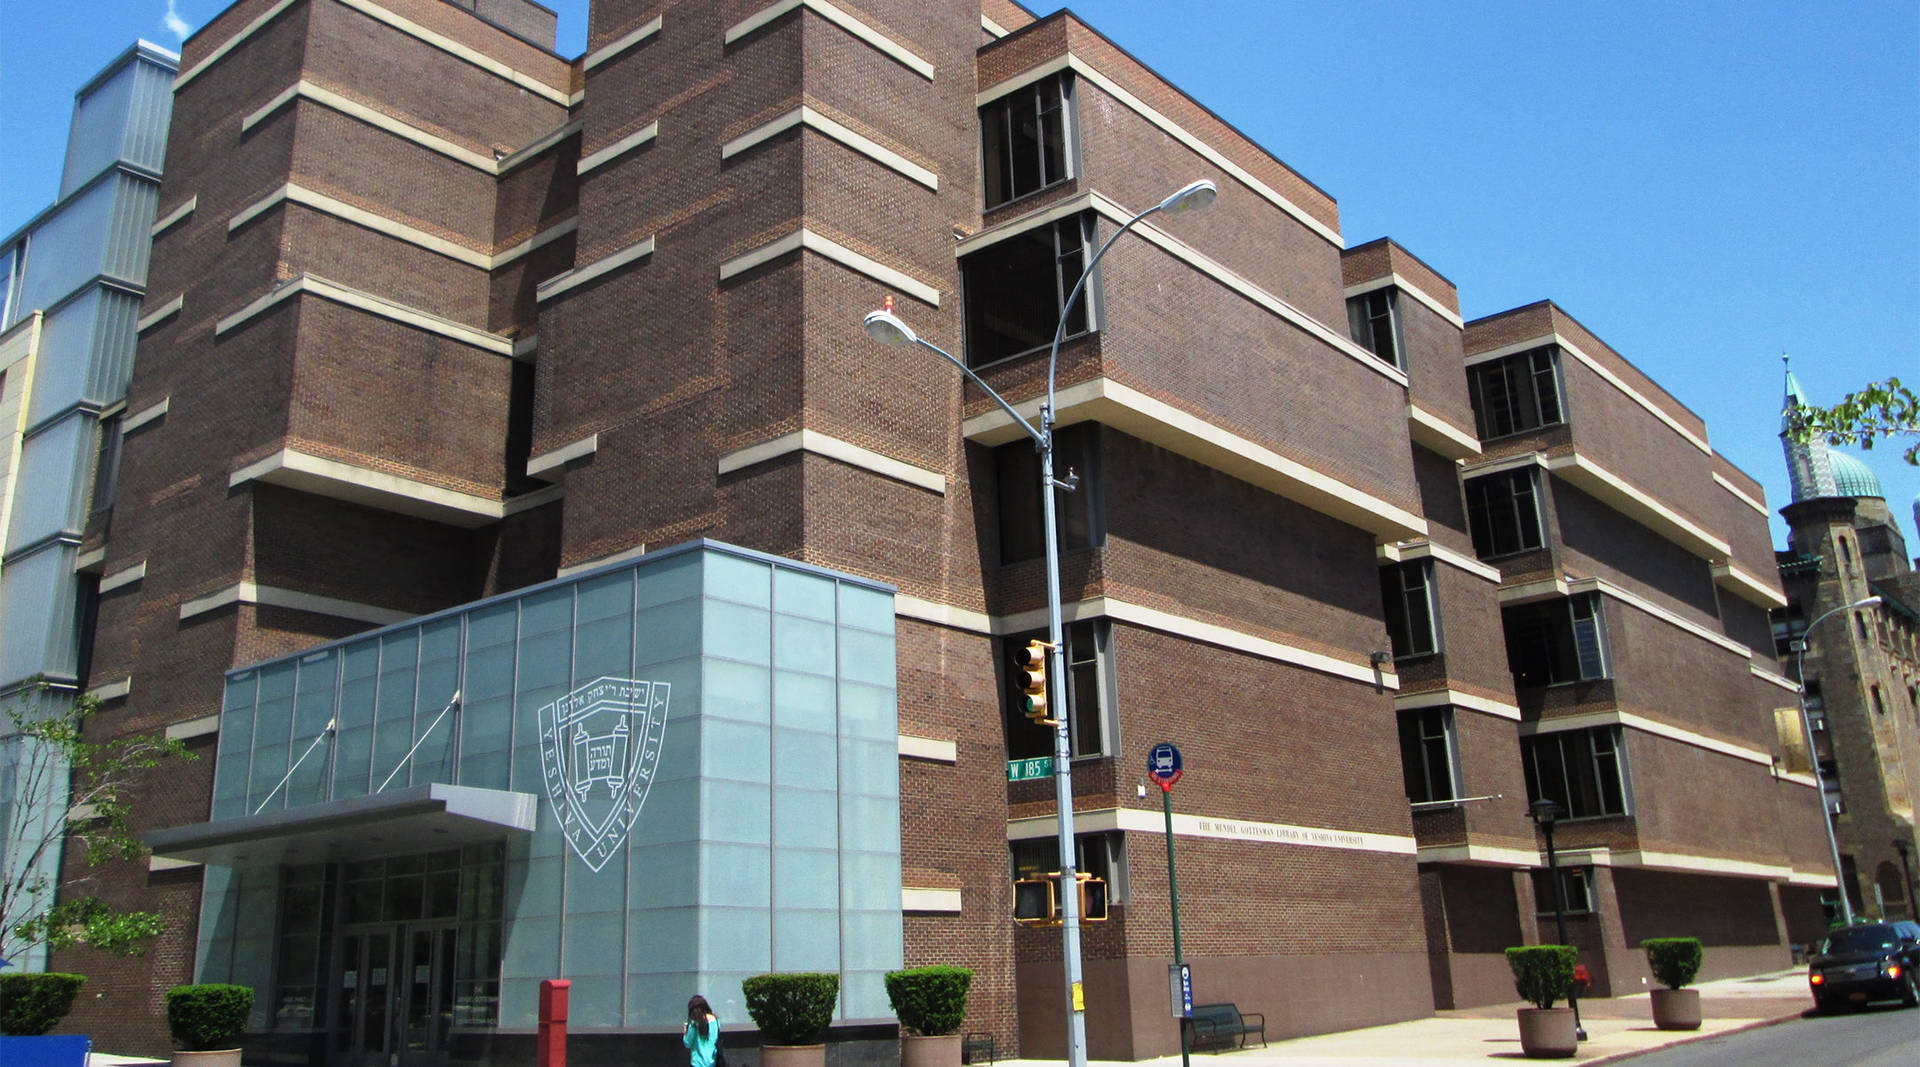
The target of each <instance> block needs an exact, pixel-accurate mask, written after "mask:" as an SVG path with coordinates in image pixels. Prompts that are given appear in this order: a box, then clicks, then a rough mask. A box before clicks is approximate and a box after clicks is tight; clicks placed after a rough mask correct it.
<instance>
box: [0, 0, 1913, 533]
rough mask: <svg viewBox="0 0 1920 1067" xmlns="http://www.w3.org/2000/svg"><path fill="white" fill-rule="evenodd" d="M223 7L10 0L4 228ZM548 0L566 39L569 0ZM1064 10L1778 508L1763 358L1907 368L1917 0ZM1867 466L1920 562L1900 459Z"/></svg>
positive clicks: (27, 212)
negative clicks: (82, 123) (88, 135)
mask: <svg viewBox="0 0 1920 1067" xmlns="http://www.w3.org/2000/svg"><path fill="white" fill-rule="evenodd" d="M225 6H226V5H225V3H223V2H221V0H174V5H173V7H172V8H171V9H170V8H169V5H168V3H167V0H88V2H77V0H0V143H4V144H5V145H6V151H5V152H4V153H0V233H8V232H12V231H13V230H14V229H15V228H16V227H18V226H19V225H20V223H22V222H24V221H25V220H26V219H27V218H29V217H30V216H31V215H32V214H33V213H34V212H36V211H38V210H39V209H40V208H42V207H44V206H45V205H46V204H47V203H48V202H49V201H50V200H51V198H52V197H53V194H54V191H55V186H56V184H57V182H58V175H59V159H60V152H61V145H62V143H63V139H64V136H65V127H66V122H67V119H68V117H69V113H70V111H71V109H72V95H73V91H74V90H75V89H76V88H78V87H79V85H80V84H81V82H83V81H84V80H85V79H86V78H87V77H89V76H90V75H91V74H93V73H94V71H96V70H97V69H98V68H99V67H100V65H101V64H103V63H105V62H106V61H107V60H109V59H111V58H112V57H113V56H114V55H116V54H118V53H119V51H120V50H121V49H123V48H125V47H126V46H127V45H128V44H129V43H131V42H132V41H133V39H134V38H136V37H146V38H147V39H149V40H152V41H154V42H156V43H158V44H161V45H163V46H165V47H170V48H177V47H178V43H179V38H178V37H177V36H176V35H175V34H174V33H172V32H170V31H169V28H168V25H167V19H168V16H169V12H170V10H171V11H172V13H173V15H174V16H175V17H176V18H177V19H178V20H180V22H181V23H182V24H184V26H190V27H195V28H197V27H198V26H200V25H203V24H204V23H205V22H206V21H207V20H208V19H209V18H210V17H212V16H213V15H214V14H217V13H218V12H219V11H220V10H221V9H223V8H224V7H225ZM549 6H551V7H553V8H555V9H556V10H557V11H558V12H559V13H560V16H561V21H560V49H559V50H560V51H561V53H562V54H565V55H569V56H571V55H577V54H579V52H580V51H581V50H582V48H583V46H584V42H585V38H586V10H587V3H586V0H558V2H552V0H550V2H549ZM855 6H857V4H856V5H855ZM1035 7H1036V10H1040V11H1042V12H1046V11H1051V10H1053V8H1052V7H1051V6H1042V5H1035ZM1073 8H1074V10H1075V12H1077V13H1078V14H1079V15H1080V16H1081V17H1082V18H1084V19H1086V20H1087V21H1088V22H1089V23H1091V24H1092V25H1094V26H1095V27H1096V28H1098V29H1100V30H1101V31H1102V32H1104V33H1105V34H1107V35H1108V36H1109V37H1111V38H1113V40H1115V41H1116V42H1117V43H1119V44H1120V45H1121V46H1122V47H1124V48H1126V49H1128V50H1129V51H1131V52H1132V53H1133V54H1134V55H1135V56H1137V57H1139V58H1140V59H1141V60H1142V61H1143V62H1145V63H1146V64H1148V65H1149V66H1151V67H1153V68H1154V69H1155V70H1157V71H1159V72H1160V73H1161V74H1162V75H1163V76H1165V77H1166V78H1167V79H1168V80H1170V81H1172V82H1173V83H1174V84H1175V85H1178V86H1179V87H1181V88H1182V89H1185V90H1186V91H1187V92H1189V93H1191V94H1192V95H1193V96H1194V97H1196V98H1197V99H1198V100H1200V102H1202V103H1203V104H1206V105H1207V106H1209V107H1211V108H1212V109H1213V110H1214V111H1216V112H1218V113H1219V114H1220V115H1221V116H1222V117H1223V118H1225V119H1226V120H1227V121H1229V122H1232V123H1233V124H1234V125H1236V126H1238V127H1239V128H1240V129H1241V131H1242V132H1244V133H1246V134H1247V135H1248V136H1250V137H1252V138H1253V139H1254V140H1255V141H1258V142H1259V143H1260V144H1261V145H1263V146H1265V147H1266V148H1267V149H1268V150H1269V151H1271V152H1273V153H1274V154H1275V155H1277V156H1279V157H1280V158H1281V159H1283V160H1285V161H1286V162H1287V163H1288V164H1289V165H1291V166H1292V167H1294V168H1295V169H1296V170H1298V171H1300V172H1301V173H1302V174H1304V175H1306V176H1307V177H1308V178H1309V179H1311V180H1312V181H1314V182H1315V183H1316V184H1318V185H1320V186H1321V187H1322V188H1324V189H1326V190H1327V191H1328V192H1329V193H1331V194H1332V195H1333V196H1334V197H1336V198H1337V199H1338V200H1339V201H1340V210H1341V217H1342V230H1343V232H1344V233H1345V235H1346V237H1347V240H1348V242H1349V243H1350V244H1358V243H1361V242H1363V241H1368V240H1372V239H1373V238H1375V237H1379V236H1381V235H1383V234H1384V235H1390V236H1392V237H1394V238H1395V239H1396V240H1398V241H1399V242H1400V243H1401V244H1403V245H1405V246H1406V247H1407V248H1408V249H1410V250H1411V251H1413V252H1414V253H1415V254H1416V255H1418V256H1420V257H1421V258H1423V259H1425V260H1426V261H1427V262H1429V263H1430V264H1432V265H1433V266H1434V268H1435V269H1437V270H1439V271H1440V272H1441V273H1442V274H1444V275H1446V276H1447V277H1448V278H1449V279H1451V280H1452V281H1453V282H1454V283H1455V284H1457V285H1458V286H1459V287H1460V302H1461V305H1462V309H1463V310H1464V311H1465V313H1466V315H1467V317H1468V318H1474V317H1477V316H1480V315H1487V314H1492V313H1494V312H1498V311H1502V310H1505V309H1507V308H1510V307H1515V306H1518V305H1521V304H1525V303H1529V302H1532V301H1534V300H1538V299H1541V298H1551V299H1553V300H1555V301H1557V302H1559V303H1560V304H1561V306H1563V307H1565V308H1566V309H1567V310H1568V311H1569V312H1570V313H1571V314H1573V315H1574V316H1575V317H1576V318H1578V319H1579V320H1580V321H1581V322H1582V323H1584V324H1585V325H1586V326H1587V327H1588V328H1589V329H1591V330H1592V331H1593V332H1594V333H1596V334H1597V335H1599V336H1600V337H1601V339H1603V340H1605V341H1606V342H1607V343H1609V344H1610V345H1612V346H1613V347H1614V348H1615V349H1617V350H1618V351H1620V352H1621V353H1622V354H1623V355H1625V356H1626V357H1627V358H1628V359H1629V360H1631V361H1633V362H1634V363H1635V364H1636V365H1638V366H1639V367H1640V368H1641V369H1642V370H1644V371H1646V372H1647V373H1648V374H1650V375H1651V376H1653V378H1655V379H1656V380H1657V381H1659V382H1660V383H1661V384H1662V385H1664V386H1666V388H1667V389H1668V390H1669V391H1671V392H1672V393H1673V394H1674V395H1675V396H1677V397H1679V399H1680V400H1681V401H1682V402H1683V403H1685V404H1687V405H1688V406H1689V407H1691V408H1692V409H1693V410H1694V411H1696V412H1698V413H1700V415H1702V416H1703V417H1704V418H1705V419H1706V420H1707V425H1708V429H1709V434H1710V437H1711V439H1712V441H1713V444H1714V446H1715V447H1716V448H1717V449H1718V450H1720V451H1721V452H1722V453H1724V454H1725V455H1727V456H1728V457H1729V458H1730V459H1732V460H1733V461H1734V462H1735V463H1736V464H1738V465H1739V466H1740V467H1741V468H1743V469H1745V470H1746V471H1748V472H1749V473H1751V474H1753V475H1754V476H1755V477H1757V478H1759V479H1760V480H1761V482H1762V483H1763V484H1764V485H1765V486H1766V489H1767V499H1768V501H1769V503H1770V504H1772V505H1773V506H1774V507H1776V508H1777V507H1779V506H1780V504H1782V503H1784V502H1785V500H1786V491H1787V490H1786V476H1785V471H1784V468H1783V465H1782V462H1781V456H1780V447H1779V442H1778V440H1777V439H1776V438H1775V436H1774V434H1775V431H1776V428H1777V426H1778V412H1779V406H1780V392H1781V390H1780V384H1781V373H1780V355H1781V353H1783V352H1786V353H1791V354H1792V355H1793V357H1794V367H1795V370H1796V372H1797V374H1798V375H1799V377H1800V379H1801V381H1802V382H1803V383H1804V384H1805V385H1806V387H1807V389H1808V390H1809V392H1810V393H1812V395H1813V398H1814V399H1815V400H1816V401H1820V400H1826V401H1832V400H1837V399H1838V398H1839V396H1840V395H1841V394H1842V393H1843V392H1845V391H1846V390H1847V389H1850V388H1853V387H1854V386H1856V385H1859V384H1862V383H1865V382H1867V381H1872V380H1878V379H1882V378H1885V377H1887V376H1888V375H1900V376H1903V377H1904V378H1906V379H1907V381H1908V382H1909V384H1916V385H1920V2H1916V0H1850V2H1848V3H1845V4H1807V3H1804V2H1786V0H1747V2H1740V3H1735V2H1731V0H1691V2H1688V3H1672V2H1671V0H1668V2H1659V3H1650V2H1640V0H1621V2H1612V3H1586V4H1574V3H1557V4H1545V3H1537V2H1536V3H1520V2H1505V0H1502V2H1493V0H1483V2H1472V3H1466V2H1455V3H1381V2H1370V0H1361V2H1340V3H1336V2H1333V0H1298V2H1282V0H1189V2H1187V3H1182V4H1169V3H1167V2H1166V0H1079V2H1077V3H1075V4H1074V5H1073ZM1864 458H1866V459H1867V461H1868V462H1869V463H1870V464H1871V465H1872V466H1873V468H1874V469H1875V470H1876V471H1877V472H1878V473H1879V475H1880V478H1881V481H1882V483H1883V484H1884V485H1885V487H1886V490H1887V496H1888V500H1889V503H1891V504H1892V505H1893V506H1894V512H1895V515H1896V516H1897V517H1898V518H1899V520H1900V522H1901V526H1902V528H1903V529H1904V530H1906V531H1907V532H1908V536H1909V538H1910V542H1909V544H1910V547H1912V548H1913V550H1914V551H1916V552H1920V537H1917V536H1915V535H1914V531H1913V526H1912V511H1911V505H1912V503H1913V501H1914V499H1915V496H1916V494H1920V470H1916V469H1915V468H1912V467H1909V466H1907V465H1906V464H1904V463H1902V462H1901V461H1900V459H1899V456H1898V454H1897V450H1895V449H1893V448H1891V447H1888V446H1882V447H1880V448H1877V449H1875V450H1874V451H1873V452H1871V453H1865V454H1864ZM1774 531H1775V539H1776V541H1779V540H1780V539H1781V538H1782V537H1783V533H1782V527H1781V525H1780V522H1779V520H1778V518H1777V517H1776V518H1775V520H1774Z"/></svg>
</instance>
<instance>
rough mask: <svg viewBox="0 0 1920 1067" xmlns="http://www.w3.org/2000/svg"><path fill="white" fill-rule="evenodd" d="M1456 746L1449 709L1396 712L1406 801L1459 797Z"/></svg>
mask: <svg viewBox="0 0 1920 1067" xmlns="http://www.w3.org/2000/svg"><path fill="white" fill-rule="evenodd" d="M1456 747H1457V746H1456V745H1455V744H1454V738H1453V709H1452V708H1445V707H1442V708H1419V709H1416V710H1413V711H1403V712H1401V713H1400V769H1401V771H1402V773H1403V774H1404V775H1405V776H1406V781H1407V799H1408V800H1410V801H1412V802H1413V803H1415V804H1427V803H1431V802H1433V801H1436V800H1453V799H1456V798H1457V797H1459V795H1460V794H1459V790H1458V789H1457V788H1456V780H1457V778H1458V775H1457V774H1456V773H1455V768H1457V767H1458V766H1459V760H1458V758H1457V753H1456Z"/></svg>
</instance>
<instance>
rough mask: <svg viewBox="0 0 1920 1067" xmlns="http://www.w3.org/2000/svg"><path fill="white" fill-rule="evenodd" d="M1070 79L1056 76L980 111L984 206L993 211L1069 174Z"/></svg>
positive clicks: (1070, 157)
mask: <svg viewBox="0 0 1920 1067" xmlns="http://www.w3.org/2000/svg"><path fill="white" fill-rule="evenodd" d="M1072 115H1073V76H1072V75H1070V74H1065V73H1062V74H1058V75H1055V76H1053V77H1051V78H1043V79H1041V80H1040V81H1037V82H1035V83H1033V84H1032V85H1028V86H1025V87H1023V88H1020V89H1016V90H1014V91H1013V92H1011V93H1008V94H1007V95H1005V96H1003V97H1001V98H1000V99H998V100H995V101H994V102H993V103H991V104H988V105H986V106H985V107H982V108H981V109H980V161H981V170H982V178H983V183H982V184H983V185H984V191H985V193H986V205H987V207H989V208H993V207H998V206H1000V205H1001V204H1004V203H1006V202H1007V201H1009V200H1016V199H1018V198H1020V197H1023V196H1026V195H1028V194H1029V193H1036V192H1039V191H1040V190H1042V189H1045V188H1046V187H1047V186H1049V185H1053V184H1056V183H1058V182H1063V181H1066V180H1067V179H1068V178H1069V177H1071V176H1072V164H1071V160H1072V158H1073V154H1072V152H1070V151H1069V150H1068V146H1069V144H1070V140H1069V139H1070V138H1071V136H1072V133H1071V127H1072V122H1071V116H1072Z"/></svg>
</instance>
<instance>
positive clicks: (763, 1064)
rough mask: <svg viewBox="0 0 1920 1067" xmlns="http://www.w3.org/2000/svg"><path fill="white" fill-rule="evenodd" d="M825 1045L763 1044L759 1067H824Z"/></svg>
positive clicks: (825, 1057) (825, 1063)
mask: <svg viewBox="0 0 1920 1067" xmlns="http://www.w3.org/2000/svg"><path fill="white" fill-rule="evenodd" d="M826 1065H827V1046H825V1045H763V1046H761V1049H760V1067H826Z"/></svg>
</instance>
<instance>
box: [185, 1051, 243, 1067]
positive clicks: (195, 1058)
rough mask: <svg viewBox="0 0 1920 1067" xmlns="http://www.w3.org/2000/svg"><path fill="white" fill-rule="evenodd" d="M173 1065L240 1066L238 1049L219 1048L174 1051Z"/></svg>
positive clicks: (204, 1066) (188, 1066)
mask: <svg viewBox="0 0 1920 1067" xmlns="http://www.w3.org/2000/svg"><path fill="white" fill-rule="evenodd" d="M173 1067H240V1050H239V1049H237V1048H219V1049H214V1050H212V1051H210V1052H176V1053H174V1054H173Z"/></svg>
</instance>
